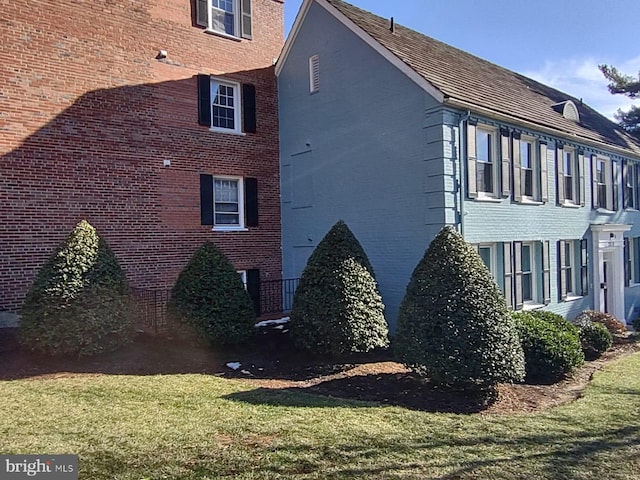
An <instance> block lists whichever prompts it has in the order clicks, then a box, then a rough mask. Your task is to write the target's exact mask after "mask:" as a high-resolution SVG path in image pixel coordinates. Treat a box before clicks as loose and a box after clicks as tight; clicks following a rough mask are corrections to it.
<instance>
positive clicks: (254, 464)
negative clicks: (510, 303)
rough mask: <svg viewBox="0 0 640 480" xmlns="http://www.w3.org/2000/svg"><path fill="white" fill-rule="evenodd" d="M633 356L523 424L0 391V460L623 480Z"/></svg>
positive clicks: (246, 396) (318, 402) (633, 424)
mask: <svg viewBox="0 0 640 480" xmlns="http://www.w3.org/2000/svg"><path fill="white" fill-rule="evenodd" d="M639 371H640V354H635V355H631V356H628V357H625V358H622V359H620V360H618V361H616V362H613V363H611V364H609V365H608V366H607V368H606V369H605V370H604V371H602V372H599V373H597V374H596V375H595V377H594V379H593V382H592V383H591V385H590V386H589V388H588V389H587V391H586V393H585V395H584V397H583V398H581V399H579V400H578V401H576V402H574V403H572V404H570V405H566V406H563V407H560V408H556V409H553V410H550V411H548V412H545V413H540V414H528V415H511V416H498V415H477V414H474V415H456V414H433V413H423V412H417V411H411V410H406V409H402V408H396V407H383V406H377V405H372V404H366V403H359V402H353V401H344V400H338V399H331V398H325V397H321V396H315V395H308V394H302V393H291V392H287V391H269V390H263V389H255V387H253V386H252V385H250V384H248V383H243V382H241V381H236V380H225V379H221V378H218V377H214V376H206V375H165V376H162V375H158V376H115V375H77V376H67V377H58V378H35V379H27V380H16V381H5V382H0V392H1V393H0V452H2V453H22V454H26V453H49V454H53V453H75V454H78V455H79V456H80V478H82V479H92V480H98V479H163V478H166V479H214V478H237V479H260V478H264V479H267V478H268V479H278V478H282V479H288V478H304V479H307V478H309V479H313V478H327V479H331V478H335V479H343V478H361V477H363V478H364V477H366V478H368V479H377V478H389V479H392V478H407V479H425V478H436V479H450V480H453V479H522V478H532V479H533V478H535V479H560V480H562V479H566V480H574V479H575V480H578V479H598V480H601V479H604V478H606V479H636V478H640V375H638V372H639Z"/></svg>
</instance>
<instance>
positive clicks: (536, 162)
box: [518, 135, 543, 205]
mask: <svg viewBox="0 0 640 480" xmlns="http://www.w3.org/2000/svg"><path fill="white" fill-rule="evenodd" d="M523 142H524V143H529V144H531V165H532V168H531V182H532V185H531V187H532V188H531V189H532V193H533V195H525V193H524V192H525V182H524V172H525V169H524V168H523V167H522V143H523ZM520 156H521V157H520V158H518V161H519V162H520V169H521V174H522V178H521V179H520V189H521V190H520V191H521V192H522V203H528V204H530V205H542V204H543V202H542V201H541V198H542V195H541V192H540V181H541V180H540V146H539V145H538V141H537V140H536V139H535V138H534V137H529V136H526V135H522V136H521V137H520Z"/></svg>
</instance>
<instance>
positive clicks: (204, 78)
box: [198, 75, 211, 127]
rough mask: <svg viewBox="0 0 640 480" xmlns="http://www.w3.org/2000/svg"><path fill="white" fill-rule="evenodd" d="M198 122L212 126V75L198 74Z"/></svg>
mask: <svg viewBox="0 0 640 480" xmlns="http://www.w3.org/2000/svg"><path fill="white" fill-rule="evenodd" d="M198 124H200V125H206V126H207V127H210V126H211V77H210V76H209V75H198Z"/></svg>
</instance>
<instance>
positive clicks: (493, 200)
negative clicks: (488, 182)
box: [472, 197, 502, 203]
mask: <svg viewBox="0 0 640 480" xmlns="http://www.w3.org/2000/svg"><path fill="white" fill-rule="evenodd" d="M472 200H473V201H474V202H487V203H502V199H501V198H496V197H476V198H473V199H472Z"/></svg>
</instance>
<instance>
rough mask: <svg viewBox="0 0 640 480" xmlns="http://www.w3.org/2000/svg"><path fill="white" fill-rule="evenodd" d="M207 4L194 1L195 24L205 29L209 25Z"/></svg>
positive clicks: (202, 0)
mask: <svg viewBox="0 0 640 480" xmlns="http://www.w3.org/2000/svg"><path fill="white" fill-rule="evenodd" d="M207 4H208V2H207V0H196V24H197V25H200V26H202V27H207V26H208V23H209V12H208V11H207Z"/></svg>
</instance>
